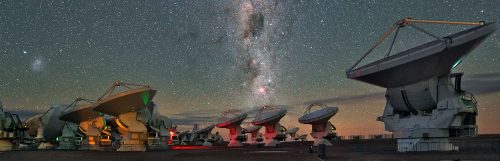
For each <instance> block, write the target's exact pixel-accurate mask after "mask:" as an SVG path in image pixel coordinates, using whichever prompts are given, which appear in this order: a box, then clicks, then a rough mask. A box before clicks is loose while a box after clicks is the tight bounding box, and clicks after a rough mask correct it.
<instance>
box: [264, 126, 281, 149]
mask: <svg viewBox="0 0 500 161" xmlns="http://www.w3.org/2000/svg"><path fill="white" fill-rule="evenodd" d="M265 128H266V133H265V134H264V138H265V139H264V143H265V145H264V146H270V147H274V146H276V145H278V144H279V143H280V141H281V140H283V139H284V138H285V133H284V132H283V131H282V130H281V125H280V124H279V123H278V122H276V124H270V125H265Z"/></svg>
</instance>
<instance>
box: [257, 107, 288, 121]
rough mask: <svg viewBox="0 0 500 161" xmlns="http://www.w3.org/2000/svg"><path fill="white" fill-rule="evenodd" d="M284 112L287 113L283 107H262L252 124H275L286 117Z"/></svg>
mask: <svg viewBox="0 0 500 161" xmlns="http://www.w3.org/2000/svg"><path fill="white" fill-rule="evenodd" d="M286 112H287V111H286V109H285V108H284V107H271V106H264V107H262V108H261V109H260V110H259V113H257V115H256V116H255V119H254V120H253V121H252V124H254V125H256V126H266V125H272V124H276V123H277V122H279V121H280V119H281V118H282V117H283V116H285V115H286Z"/></svg>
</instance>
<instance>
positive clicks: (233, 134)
mask: <svg viewBox="0 0 500 161" xmlns="http://www.w3.org/2000/svg"><path fill="white" fill-rule="evenodd" d="M241 131H242V130H241V126H239V125H238V126H236V127H231V128H229V144H227V146H228V147H241V146H243V143H241V142H242V141H243V140H245V139H246V136H245V135H243V134H241V133H242V132H241Z"/></svg>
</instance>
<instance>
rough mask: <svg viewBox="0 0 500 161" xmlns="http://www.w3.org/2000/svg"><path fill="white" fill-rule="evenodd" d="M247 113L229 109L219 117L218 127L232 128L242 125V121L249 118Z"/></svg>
mask: <svg viewBox="0 0 500 161" xmlns="http://www.w3.org/2000/svg"><path fill="white" fill-rule="evenodd" d="M247 116H248V115H247V114H246V113H238V112H236V111H233V110H228V111H226V112H224V113H223V114H222V116H221V117H220V118H219V120H218V123H217V125H216V126H217V127H218V128H231V127H236V126H240V124H241V122H243V120H245V119H246V118H247Z"/></svg>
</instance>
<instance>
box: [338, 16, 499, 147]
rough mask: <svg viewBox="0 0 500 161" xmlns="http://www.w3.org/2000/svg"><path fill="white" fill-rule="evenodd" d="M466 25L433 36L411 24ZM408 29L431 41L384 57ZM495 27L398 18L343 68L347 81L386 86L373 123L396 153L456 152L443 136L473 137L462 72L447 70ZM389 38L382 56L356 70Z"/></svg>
mask: <svg viewBox="0 0 500 161" xmlns="http://www.w3.org/2000/svg"><path fill="white" fill-rule="evenodd" d="M417 23H434V24H453V25H472V26H475V27H473V28H470V29H467V30H464V31H461V32H458V33H455V34H451V35H449V36H445V37H440V36H436V35H434V34H432V33H430V32H428V31H426V30H424V29H422V28H420V27H418V26H416V25H415V24H417ZM406 26H409V27H412V28H414V29H416V30H418V31H421V32H423V33H425V34H427V35H429V36H431V37H433V38H435V39H436V40H434V41H431V42H428V43H425V44H422V45H420V46H417V47H414V48H411V49H408V50H405V51H402V52H400V53H397V54H394V55H390V52H391V50H392V47H393V45H394V41H395V39H396V37H397V34H398V32H399V30H400V29H401V28H403V27H406ZM495 30H496V27H495V24H494V23H485V22H449V21H434V20H414V19H411V18H404V19H402V20H400V21H398V22H396V23H395V24H394V25H393V26H392V27H391V28H390V29H389V31H388V32H386V33H385V34H384V35H383V37H382V38H381V39H380V40H379V41H378V42H377V43H376V44H375V45H374V46H373V47H372V48H370V50H369V51H368V52H367V53H366V54H365V55H363V57H362V58H361V59H360V60H358V61H357V62H356V63H355V64H354V65H353V66H352V67H351V68H350V69H348V70H347V71H346V74H347V77H348V78H350V79H354V80H358V81H362V82H366V83H369V84H373V85H377V86H380V87H383V88H386V89H387V90H386V94H385V96H386V100H387V103H386V106H385V110H384V113H383V115H382V116H380V117H378V118H377V120H378V121H382V122H384V124H385V129H386V130H387V131H390V132H393V134H394V137H396V138H397V139H398V151H400V152H406V151H457V150H458V147H457V146H453V145H451V144H450V143H449V139H448V138H449V137H467V136H469V137H470V136H476V135H477V125H476V116H477V114H478V113H477V101H476V99H475V98H474V96H473V95H472V94H471V93H469V92H466V91H464V90H462V88H461V77H462V75H463V74H462V73H451V69H452V68H453V67H455V66H456V65H458V64H460V62H461V61H462V59H463V58H464V57H465V56H466V55H468V54H469V53H471V52H472V51H473V50H474V49H475V48H477V47H478V46H479V44H480V43H481V42H482V41H484V40H485V39H486V38H487V37H488V36H490V35H491V34H492V33H493V32H494V31H495ZM394 31H395V32H396V34H395V36H394V39H393V42H392V44H391V46H390V49H389V51H388V53H387V54H386V56H385V57H384V58H383V59H380V60H377V61H375V62H372V63H369V64H366V65H364V66H361V67H358V68H356V66H357V65H358V64H359V63H360V62H361V60H363V59H364V58H365V57H366V56H367V55H368V54H370V53H371V52H372V51H373V50H374V49H375V48H376V47H377V46H379V45H380V44H381V43H382V42H383V40H384V39H386V38H387V37H388V36H389V35H390V34H391V33H393V32H394Z"/></svg>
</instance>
